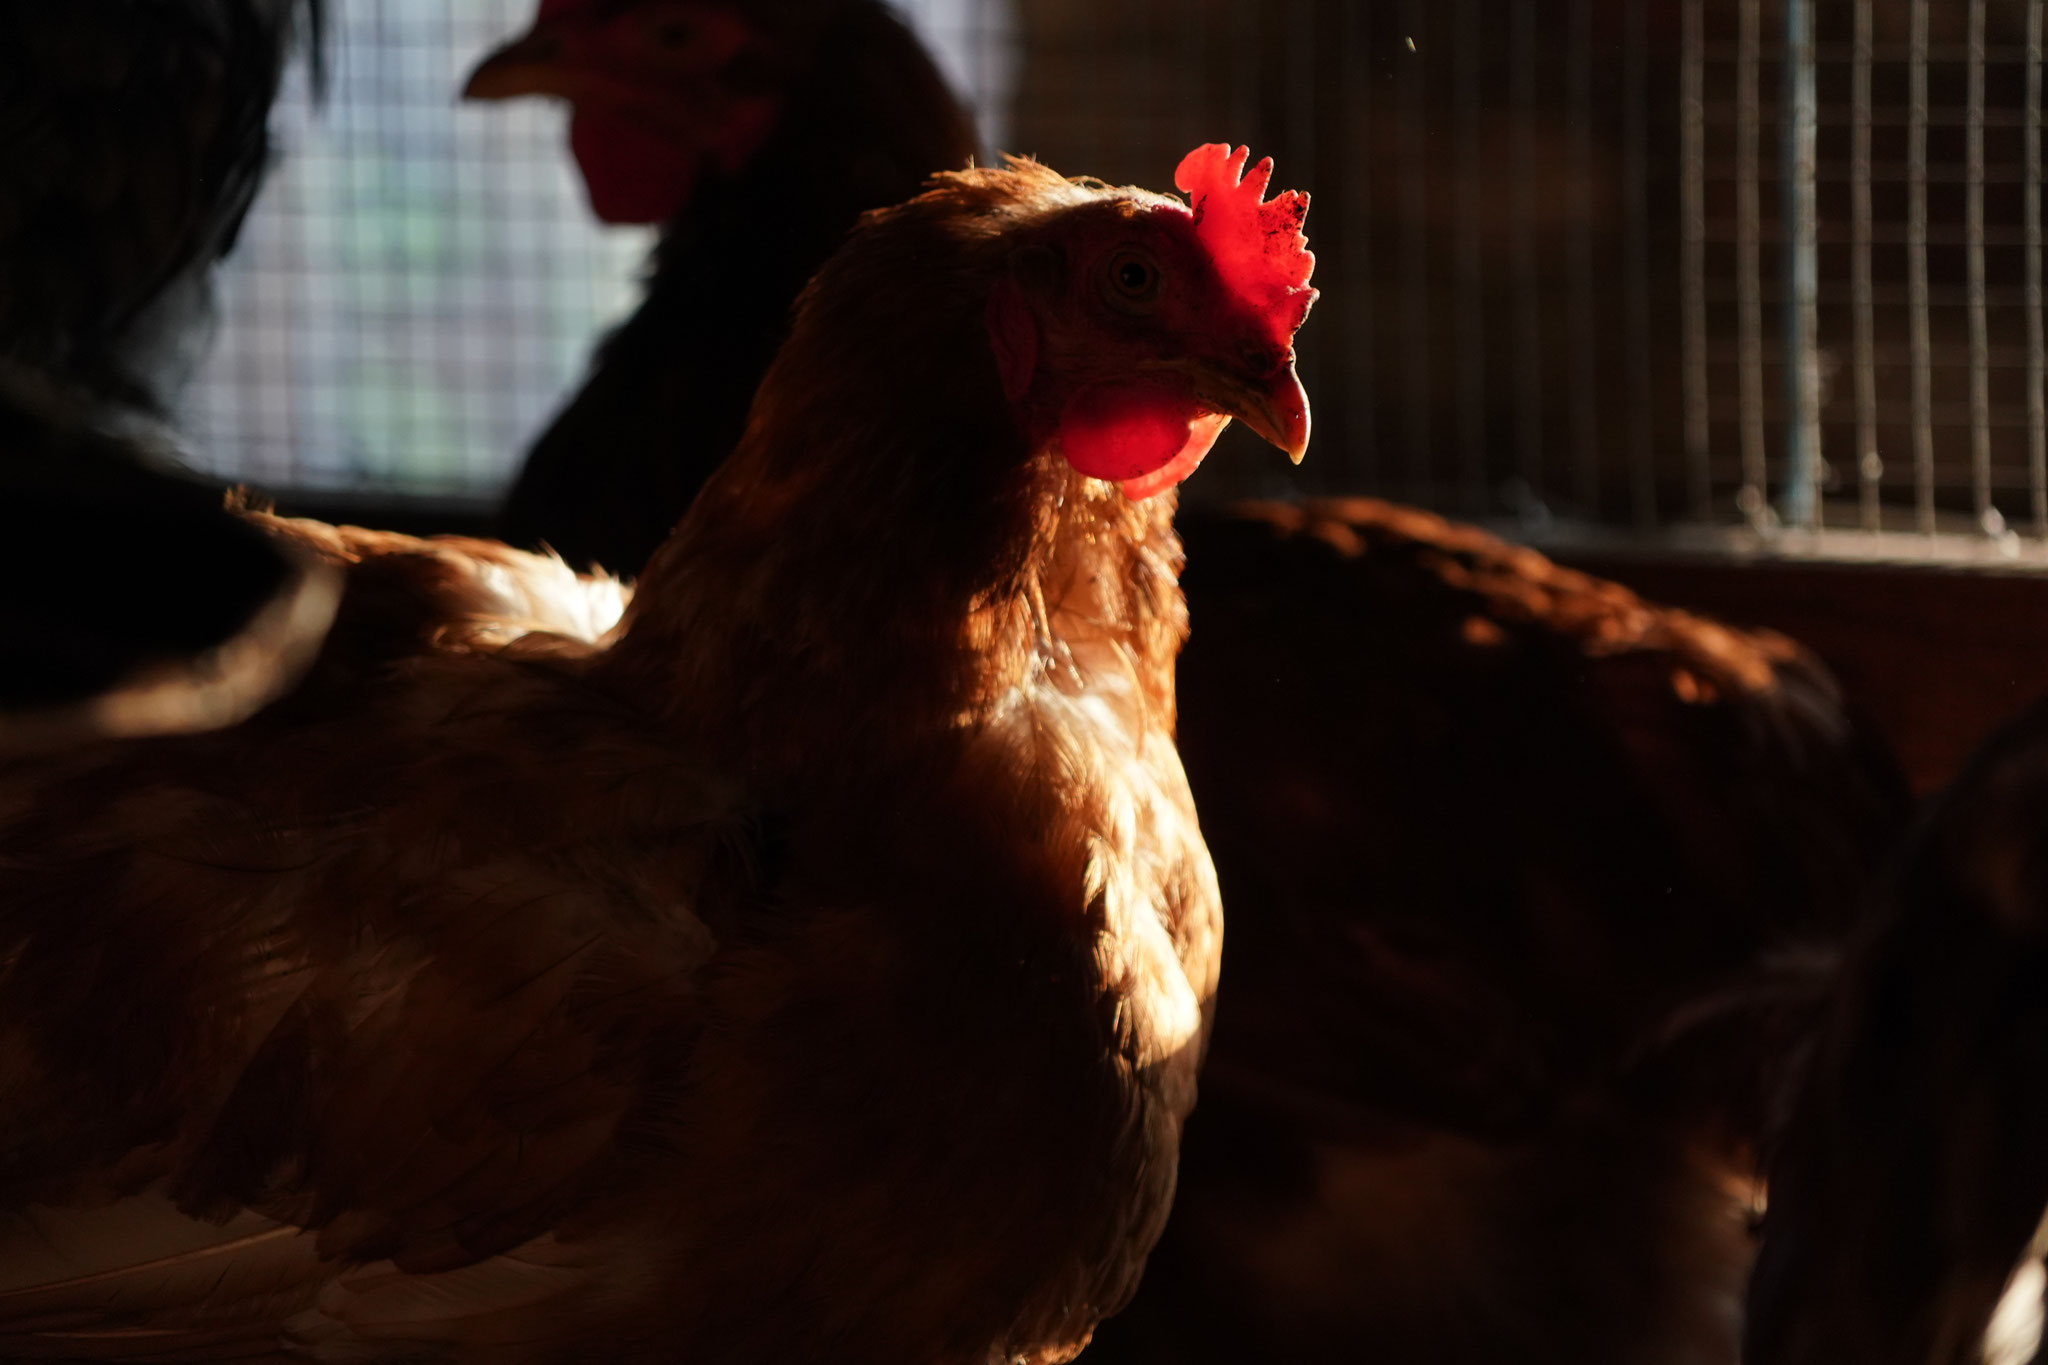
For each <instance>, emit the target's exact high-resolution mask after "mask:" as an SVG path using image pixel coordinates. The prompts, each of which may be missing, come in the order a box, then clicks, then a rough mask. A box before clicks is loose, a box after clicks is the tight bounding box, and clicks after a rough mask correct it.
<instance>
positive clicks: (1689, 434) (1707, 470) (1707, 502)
mask: <svg viewBox="0 0 2048 1365" xmlns="http://www.w3.org/2000/svg"><path fill="white" fill-rule="evenodd" d="M1704 6H1705V0H1684V5H1683V8H1682V10H1681V19H1680V23H1681V29H1682V32H1681V36H1680V49H1681V50H1680V56H1679V82H1678V87H1679V96H1678V110H1679V112H1678V117H1679V163H1680V166H1679V200H1680V204H1679V218H1680V224H1679V235H1680V243H1681V245H1680V260H1679V272H1678V273H1679V280H1680V284H1679V305H1680V312H1681V319H1680V330H1681V331H1682V333H1683V338H1682V342H1683V352H1684V355H1683V368H1684V379H1683V385H1684V391H1685V398H1684V406H1685V476H1686V494H1687V499H1686V500H1687V505H1688V509H1689V510H1690V512H1691V515H1692V516H1693V518H1694V519H1695V520H1698V521H1704V520H1706V519H1707V518H1708V517H1710V516H1711V515H1712V514H1713V462H1712V451H1711V448H1710V445H1709V442H1710V439H1711V437H1710V433H1711V431H1712V428H1711V426H1710V425H1709V422H1708V404H1709V401H1710V397H1709V390H1708V387H1707V190H1706V164H1707V155H1706V140H1707V117H1706V42H1705V39H1704V37H1703V34H1704V30H1705V22H1704V17H1703V10H1704Z"/></svg>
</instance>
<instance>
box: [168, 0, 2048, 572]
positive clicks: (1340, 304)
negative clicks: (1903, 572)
mask: <svg viewBox="0 0 2048 1365" xmlns="http://www.w3.org/2000/svg"><path fill="white" fill-rule="evenodd" d="M530 7H531V0H405V3H403V4H402V5H401V4H400V3H398V0H341V3H340V4H339V5H338V6H337V9H338V19H339V27H340V30H341V31H340V33H339V35H338V42H337V43H336V45H335V46H336V49H337V52H338V61H337V70H336V73H335V74H336V79H335V81H334V88H333V91H332V94H331V96H330V98H329V101H328V104H327V106H326V107H325V108H322V109H319V110H312V109H310V108H309V107H308V105H307V102H306V101H305V100H304V99H303V98H300V97H293V96H289V95H288V96H287V99H286V100H285V102H284V103H283V105H282V106H281V109H280V113H279V121H280V125H281V131H282V133H283V135H284V141H285V144H286V149H287V155H286V159H285V160H284V162H283V164H282V166H281V168H280V173H279V174H278V176H277V177H276V178H275V180H274V182H273V184H272V186H271V187H270V189H269V190H267V191H266V194H265V197H264V199H263V201H262V203H261V204H260V205H259V208H258V211H257V213H256V214H255V215H254V216H253V217H252V220H251V224H250V227H249V229H248V232H247V234H246V244H245V246H244V247H243V249H242V250H241V251H240V252H239V253H238V255H237V258H236V259H235V261H234V262H233V263H232V265H231V269H230V270H229V271H228V272H227V277H226V279H225V282H224V286H223V291H224V295H225V304H226V307H225V310H224V318H223V323H222V326H221V328H220V336H219V346H218V349H217V351H216V353H215V355H214V357H213V360H212V362H211V364H210V366H209V367H208V369H207V371H206V372H205V373H204V374H203V376H202V378H201V380H200V382H199V384H198V385H197V386H196V388H195V394H194V401H193V403H192V405H191V410H192V422H191V426H192V430H193V443H194V445H195V447H196V448H197V449H198V450H200V451H201V452H204V453H206V454H207V456H208V457H209V458H211V459H212V460H213V461H214V463H215V466H216V467H217V468H219V469H220V470H221V471H222V472H224V473H229V474H232V475H234V476H237V477H243V478H248V479H250V480H252V481H254V482H257V483H260V484H268V485H271V486H300V487H307V486H313V487H326V488H341V487H350V488H357V489H364V490H370V491H381V492H390V493H394V494H411V495H435V496H448V495H455V496H464V497H468V498H472V499H476V500H487V499H488V498H490V497H491V496H493V495H494V494H495V492H496V490H498V489H499V488H500V487H502V485H503V484H504V482H505V481H506V480H507V479H508V478H509V477H510V474H511V472H512V470H513V469H514V468H516V465H517V462H518V460H519V458H520V455H521V452H522V451H523V449H524V446H525V444H526V442H527V441H528V440H529V439H530V438H531V436H532V434H533V433H534V432H535V431H536V430H537V429H538V427H539V426H540V425H541V423H542V422H544V421H545V419H546V417H547V416H548V414H549V413H550V412H552V410H553V409H554V407H555V406H556V405H557V404H558V403H559V402H560V401H561V399H562V397H563V396H564V394H565V391H567V390H568V389H569V388H570V387H572V386H573V385H574V383H575V382H576V381H577V379H578V376H579V375H580V372H581V369H582V365H583V361H584V357H585V356H586V355H587V353H588V349H589V347H590V345H591V343H592V341H593V340H594V339H595V337H596V336H597V335H598V334H599V333H600V332H601V330H602V328H603V327H604V325H605V324H606V322H607V321H608V320H609V319H611V318H614V317H616V316H618V315H619V314H620V313H621V312H622V311H623V310H624V309H625V308H627V307H629V306H630V304H631V302H632V300H633V298H634V296H635V293H636V289H637V273H638V262H639V260H640V258H641V256H642V255H643V253H644V251H645V248H646V245H647V237H646V236H645V234H641V233H634V232H620V231H617V230H602V229H599V228H598V227H597V226H596V225H595V224H594V223H592V221H591V220H590V218H589V215H588V214H587V212H586V211H585V209H584V207H583V203H582V197H581V189H580V186H579V185H578V184H577V183H576V181H575V179H574V174H573V171H572V170H571V169H570V167H569V163H568V158H567V157H566V155H565V154H564V153H565V147H564V141H563V132H562V120H561V115H560V113H559V111H557V110H554V109H550V108H548V107H545V106H542V105H536V104H532V103H525V104H513V105H486V106H463V105H460V104H458V103H457V102H456V101H455V99H454V91H455V89H456V88H457V86H458V85H459V82H460V80H461V77H462V75H463V74H464V73H465V71H466V70H467V68H468V66H469V65H470V64H471V63H472V62H473V61H474V60H475V59H476V57H477V56H478V55H480V54H481V53H482V52H483V51H484V50H486V49H487V48H488V47H489V46H490V45H491V44H492V43H494V42H495V41H498V40H500V39H502V38H503V37H505V36H506V35H508V34H510V33H513V32H516V31H517V30H519V29H520V28H521V27H523V25H524V23H525V22H526V21H527V20H528V19H529V18H530V17H531V15H530ZM2042 7H2043V0H1288V3H1285V4H1261V3H1258V0H1124V3H1120V4H1117V5H1113V6H1112V5H1104V4H1101V3H1099V0H921V3H915V4H907V5H905V6H904V8H905V10H906V12H907V13H908V15H909V17H910V18H911V19H912V21H913V23H914V24H916V25H917V26H918V27H919V29H920V31H921V32H922V33H923V34H924V35H925V36H926V38H927V40H928V41H929V42H931V43H932V45H933V46H934V48H935V50H936V51H937V52H938V54H939V56H940V59H941V62H942V65H943V66H945V68H946V70H947V71H948V73H949V75H951V76H952V78H953V79H954V81H955V82H956V85H957V86H958V87H959V88H960V89H961V90H962V91H963V93H964V94H966V95H967V97H968V98H969V100H970V101H971V103H972V104H973V106H974V108H975V110H976V112H977V114H978V116H979V117H980V119H981V123H982V129H983V133H984V138H985V140H986V141H987V142H988V143H989V144H990V145H991V146H997V147H1001V148H1003V149H1006V150H1015V151H1021V152H1029V153H1032V154H1035V155H1038V156H1040V157H1041V158H1042V159H1044V160H1046V161H1047V162H1049V163H1050V164H1052V165H1054V166H1057V167H1059V168H1060V169H1062V170H1066V171H1069V172H1075V173H1078V172H1083V171H1085V172H1088V173H1091V174H1096V175H1100V176H1102V177H1103V178H1105V179H1109V180H1113V181H1131V182H1136V183H1140V184H1147V185H1152V186H1162V185H1163V184H1165V183H1166V182H1167V180H1168V179H1169V178H1170V175H1171V172H1172V169H1173V166H1174V165H1175V164H1176V162H1177V161H1178V158H1179V156H1180V155H1181V154H1182V153H1183V152H1185V151H1186V150H1187V148H1189V147H1190V146H1193V145H1194V144H1195V143H1197V142H1202V141H1212V140H1220V139H1226V138H1227V139H1230V140H1232V141H1236V142H1248V143H1250V144H1251V145H1252V146H1253V147H1254V149H1255V150H1257V151H1260V152H1271V153H1272V154H1273V155H1274V157H1275V159H1276V161H1277V162H1278V163H1279V168H1280V181H1281V182H1282V183H1285V184H1288V185H1291V186H1295V187H1298V188H1303V189H1307V190H1309V191H1311V192H1312V193H1313V194H1314V196H1315V208H1314V211H1313V213H1312V214H1311V217H1310V229H1311V239H1312V243H1313V245H1314V247H1315V249H1316V252H1317V256H1318V269H1317V278H1316V283H1317V284H1318V285H1319V286H1320V287H1321V288H1322V290H1323V299H1322V301H1321V303H1320V304H1318V306H1317V309H1316V311H1315V313H1314V314H1313V315H1312V316H1311V318H1310V319H1309V322H1308V324H1307V326H1306V327H1305V328H1304V330H1303V332H1302V335H1301V338H1300V343H1299V349H1300V352H1301V356H1302V371H1303V379H1304V382H1305V383H1306V384H1307V386H1308V388H1309V391H1310V393H1311V395H1312V397H1313V398H1314V401H1315V405H1316V419H1317V438H1316V449H1315V450H1314V451H1313V452H1312V454H1311V456H1310V459H1309V461H1308V463H1307V464H1306V465H1305V466H1303V468H1302V469H1301V470H1300V471H1290V470H1287V469H1286V468H1285V466H1284V463H1283V464H1280V465H1276V464H1274V463H1273V462H1272V461H1270V460H1266V459H1263V458H1262V457H1260V456H1258V455H1257V454H1254V453H1252V452H1251V451H1250V450H1244V451H1242V452H1237V453H1236V457H1235V458H1232V457H1228V456H1226V455H1219V457H1218V458H1217V459H1216V460H1213V461H1211V463H1210V464H1209V465H1208V466H1206V467H1205V470H1204V473H1203V475H1202V478H1201V479H1199V480H1197V481H1196V483H1195V485H1193V486H1191V489H1190V492H1191V494H1192V495H1195V496H1212V497H1224V496H1237V495H1242V494H1283V495H1284V494H1289V493H1303V492H1310V493H1349V492H1362V493H1377V494H1381V495H1387V496H1394V497H1399V498H1403V499H1407V500H1411V501H1416V502H1420V503H1423V504H1426V505H1429V506H1433V507H1437V508H1440V509H1442V510H1444V511H1447V512H1451V513H1454V514H1459V515H1467V516H1474V517H1482V518H1495V519H1499V518H1507V519H1512V520H1516V521H1519V522H1520V524H1522V525H1523V526H1525V527H1527V528H1530V529H1531V530H1532V531H1541V530H1542V529H1544V528H1546V527H1552V526H1557V525H1563V524H1572V525H1597V526H1607V527H1612V528H1616V529H1617V530H1622V531H1626V532H1629V533H1642V534H1649V535H1654V536H1671V535H1674V534H1683V533H1685V532H1686V531H1688V530H1691V529H1696V528H1700V527H1717V528H1729V527H1746V528H1750V529H1751V530H1755V531H1761V532H1764V533H1766V534H1777V533H1778V532H1780V531H1782V530H1785V529H1793V530H1807V531H1818V532H1821V533H1822V538H1824V539H1826V538H1832V539H1833V540H1834V541H1836V542H1838V543H1839V542H1842V541H1844V540H1845V539H1857V538H1860V539H1862V540H1863V541H1866V542H1869V543H1878V542H1880V541H1881V542H1884V543H1887V544H1890V543H1894V542H1896V541H1899V540H1900V539H1901V538H1902V537H1903V538H1909V539H1912V540H1914V541H1915V542H1916V543H1923V544H1928V545H1934V546H1936V547H1937V548H1945V549H1946V550H1948V551H1952V552H1983V551H1985V550H1986V549H1987V547H1988V549H1989V551H1990V552H1991V553H1994V554H1997V555H2004V556H2018V557H2028V558H2031V557H2034V556H2035V554H2036V553H2037V551H2038V552H2041V553H2043V554H2048V459H2044V432H2048V410H2044V403H2043V372H2044V361H2043V340H2042V314H2041V303H2042V293H2041V290H2042V281H2041V249H2042V242H2041V227H2040V124H2041V119H2040V109H2041V43H2042V20H2043V16H2042Z"/></svg>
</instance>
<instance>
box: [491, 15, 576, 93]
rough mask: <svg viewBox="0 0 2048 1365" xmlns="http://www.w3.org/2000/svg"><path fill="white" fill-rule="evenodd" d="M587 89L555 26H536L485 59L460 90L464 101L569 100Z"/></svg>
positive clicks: (566, 39) (566, 40) (564, 38)
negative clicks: (532, 97) (525, 97)
mask: <svg viewBox="0 0 2048 1365" xmlns="http://www.w3.org/2000/svg"><path fill="white" fill-rule="evenodd" d="M588 85H589V76H588V74H587V73H586V72H585V71H584V69H583V67H582V64H581V63H579V62H577V61H576V60H575V53H574V43H573V41H572V39H571V37H570V35H569V34H567V33H565V32H563V26H562V25H561V24H559V23H545V22H543V23H540V24H536V25H534V27H533V28H532V30H531V31H529V32H527V33H526V34H524V35H522V36H520V37H518V38H514V39H513V40H512V41H511V42H509V43H507V44H505V45H504V46H503V47H501V48H499V49H498V50H497V51H495V52H493V53H491V54H490V55H489V56H487V57H485V58H484V59H483V60H482V61H480V62H478V63H477V65H476V70H474V71H472V72H470V73H469V80H468V81H467V82H466V83H465V84H464V85H463V87H462V98H464V99H466V100H509V99H516V98H518V97H519V96H521V95H558V96H560V97H562V98H563V99H569V100H573V99H575V98H577V97H578V96H579V95H582V94H583V93H584V92H585V90H586V88H587V87H588Z"/></svg>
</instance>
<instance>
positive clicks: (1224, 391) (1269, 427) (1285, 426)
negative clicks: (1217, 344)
mask: <svg viewBox="0 0 2048 1365" xmlns="http://www.w3.org/2000/svg"><path fill="white" fill-rule="evenodd" d="M1195 396H1196V397H1197V398H1198V399H1200V400H1201V402H1202V403H1203V404H1204V405H1205V406H1207V407H1210V408H1213V409H1214V410H1215V411H1217V412H1222V413H1228V414H1229V415H1230V416H1232V417H1235V418H1237V420H1239V421H1240V422H1243V423H1244V424H1245V425H1246V426H1248V427H1250V428H1251V429H1252V430H1253V431H1255V432H1257V433H1258V434H1259V435H1261V436H1263V437H1264V438H1265V439H1266V440H1267V441H1269V442H1271V443H1272V444H1273V445H1275V446H1277V447H1279V448H1280V449H1281V450H1283V451H1285V452H1286V453H1287V458H1288V459H1290V460H1292V461H1294V463H1296V464H1300V463H1301V457H1302V456H1303V455H1305V454H1307V453H1308V434H1309V412H1308V393H1307V391H1306V390H1304V389H1303V388H1302V387H1301V380H1300V378H1299V377H1298V376H1297V375H1296V374H1295V373H1294V356H1293V353H1292V352H1289V353H1288V355H1287V358H1286V359H1285V360H1284V361H1283V362H1282V363H1280V364H1279V365H1277V366H1274V367H1272V368H1270V369H1268V370H1267V372H1266V373H1265V374H1263V375H1256V376H1255V375H1251V374H1247V373H1245V371H1244V369H1243V368H1241V367H1238V366H1227V367H1226V366H1219V365H1202V366H1200V367H1199V368H1198V370H1197V377H1196V381H1195Z"/></svg>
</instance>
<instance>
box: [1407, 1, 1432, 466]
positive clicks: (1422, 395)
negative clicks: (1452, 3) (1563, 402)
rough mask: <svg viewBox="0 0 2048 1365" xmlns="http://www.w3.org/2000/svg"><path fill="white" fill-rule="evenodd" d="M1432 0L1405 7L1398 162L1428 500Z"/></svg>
mask: <svg viewBox="0 0 2048 1365" xmlns="http://www.w3.org/2000/svg"><path fill="white" fill-rule="evenodd" d="M1430 8H1431V3H1430V0H1409V3H1408V4H1407V5H1406V6H1404V7H1403V10H1402V16H1403V24H1404V26H1405V28H1406V31H1407V32H1406V37H1407V41H1406V42H1405V43H1404V44H1403V45H1402V50H1401V53H1400V58H1399V60H1400V62H1401V163H1402V165H1403V166H1405V167H1406V168H1407V180H1408V206H1407V208H1408V212H1407V229H1408V231H1407V243H1406V247H1405V249H1404V250H1403V251H1402V253H1401V255H1402V262H1403V265H1404V267H1405V269H1404V271H1403V273H1404V274H1405V275H1406V276H1407V278H1406V279H1405V280H1403V281H1402V284H1401V289H1402V294H1403V298H1404V300H1405V302H1406V304H1407V307H1406V309H1405V310H1404V312H1405V319H1406V324H1407V325H1406V327H1405V329H1404V330H1405V332H1406V335H1405V336H1404V337H1403V338H1402V345H1403V346H1404V347H1406V348H1407V352H1408V401H1407V403H1406V405H1405V406H1406V408H1407V422H1406V423H1405V424H1404V425H1405V427H1406V430H1407V439H1408V460H1407V464H1408V488H1409V491H1410V496H1411V497H1415V498H1418V499H1421V500H1423V501H1430V500H1431V498H1430V493H1431V491H1432V485H1433V480H1434V475H1435V473H1436V452H1435V450H1434V448H1433V447H1434V445H1435V439H1434V432H1433V431H1432V430H1431V426H1432V423H1431V418H1432V417H1433V416H1434V415H1435V414H1434V412H1433V409H1434V408H1435V406H1436V404H1435V401H1434V399H1435V394H1434V392H1433V390H1432V378H1431V375H1430V365H1429V359H1430V357H1429V350H1430V345H1431V338H1430V334H1429V333H1430V325H1429V324H1430V316H1429V313H1430V309H1429V302H1430V299H1429V295H1430V290H1429V237H1430V221H1429V172H1430V160H1429V107H1428V103H1427V96H1428V93H1429V88H1428V67H1427V65H1426V64H1425V63H1426V60H1427V57H1428V56H1429V54H1430V53H1431V52H1432V51H1433V50H1434V45H1433V44H1432V43H1431V42H1430V41H1429V35H1428V33H1427V32H1426V31H1425V25H1426V24H1427V22H1428V18H1429V11H1430Z"/></svg>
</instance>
